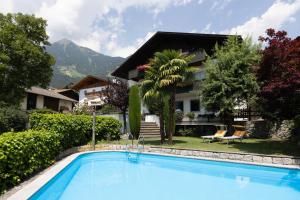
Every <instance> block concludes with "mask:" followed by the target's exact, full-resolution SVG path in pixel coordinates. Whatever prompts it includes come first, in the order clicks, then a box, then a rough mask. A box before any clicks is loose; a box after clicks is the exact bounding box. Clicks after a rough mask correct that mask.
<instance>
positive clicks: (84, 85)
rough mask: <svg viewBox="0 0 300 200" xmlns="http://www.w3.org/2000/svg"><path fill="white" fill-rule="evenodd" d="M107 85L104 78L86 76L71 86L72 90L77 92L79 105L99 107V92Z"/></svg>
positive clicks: (101, 102)
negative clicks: (85, 104)
mask: <svg viewBox="0 0 300 200" xmlns="http://www.w3.org/2000/svg"><path fill="white" fill-rule="evenodd" d="M107 85H109V80H108V78H106V77H101V76H93V75H88V76H86V77H84V78H83V79H81V80H80V81H79V82H77V83H76V84H75V85H73V87H72V89H73V90H76V91H78V92H79V103H87V104H88V105H89V106H96V107H101V106H102V105H103V101H102V100H101V98H100V96H101V91H102V90H103V89H105V87H106V86H107Z"/></svg>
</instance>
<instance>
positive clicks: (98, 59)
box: [47, 39, 124, 88]
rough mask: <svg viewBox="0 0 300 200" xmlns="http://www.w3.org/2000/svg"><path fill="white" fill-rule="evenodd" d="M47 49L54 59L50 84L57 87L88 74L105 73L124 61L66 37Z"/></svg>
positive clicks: (73, 81)
mask: <svg viewBox="0 0 300 200" xmlns="http://www.w3.org/2000/svg"><path fill="white" fill-rule="evenodd" d="M47 51H48V52H49V53H50V54H52V55H53V56H54V57H55V59H56V64H55V66H53V77H52V81H51V83H50V86H52V87H58V88H59V87H64V86H65V85H67V84H69V83H71V82H72V83H75V82H77V81H78V80H80V79H81V78H82V77H84V76H86V75H89V74H91V75H96V74H100V75H107V74H109V73H111V72H112V71H113V70H114V69H115V68H116V67H118V66H119V65H120V64H121V63H122V62H123V61H124V58H121V57H111V56H106V55H103V54H100V53H97V52H95V51H93V50H91V49H88V48H85V47H81V46H78V45H76V44H75V43H74V42H72V41H70V40H67V39H63V40H59V41H57V42H55V43H53V44H52V45H51V46H49V47H47Z"/></svg>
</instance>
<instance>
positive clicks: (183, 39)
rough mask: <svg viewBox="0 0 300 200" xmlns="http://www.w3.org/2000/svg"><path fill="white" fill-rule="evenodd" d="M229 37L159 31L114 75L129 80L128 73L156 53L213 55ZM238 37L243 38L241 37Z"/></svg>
mask: <svg viewBox="0 0 300 200" xmlns="http://www.w3.org/2000/svg"><path fill="white" fill-rule="evenodd" d="M228 36H229V35H221V34H201V33H180V32H161V31H158V32H156V33H155V34H154V35H153V36H152V37H151V38H150V39H149V40H148V41H147V42H146V43H145V44H143V45H142V46H141V47H140V48H139V49H138V50H137V51H136V52H135V53H133V54H132V55H131V56H129V57H128V58H127V59H126V60H125V61H124V62H123V63H122V64H121V65H120V67H118V68H117V69H116V70H115V71H114V72H113V73H112V75H113V76H117V77H120V78H125V79H128V71H130V70H132V69H135V68H136V67H137V66H139V65H143V64H145V63H147V62H148V61H149V58H151V57H153V55H154V53H155V52H157V51H163V50H165V49H176V50H179V49H181V50H183V51H184V50H189V51H190V50H199V49H204V50H205V51H206V53H207V54H208V55H211V54H212V51H213V47H214V46H215V44H216V43H218V44H223V43H224V41H226V39H227V38H228ZM238 37H239V38H241V36H238Z"/></svg>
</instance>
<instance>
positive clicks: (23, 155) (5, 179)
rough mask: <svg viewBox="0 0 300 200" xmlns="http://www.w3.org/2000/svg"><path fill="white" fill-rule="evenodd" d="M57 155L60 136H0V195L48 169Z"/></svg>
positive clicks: (45, 133) (43, 133) (40, 133)
mask: <svg viewBox="0 0 300 200" xmlns="http://www.w3.org/2000/svg"><path fill="white" fill-rule="evenodd" d="M59 151H60V136H59V134H57V133H55V132H48V131H32V130H30V131H25V132H16V133H12V132H10V133H4V134H3V135H1V136H0V194H1V193H2V192H3V191H5V190H7V189H8V188H10V187H13V186H15V185H17V184H18V183H20V182H21V181H22V180H24V179H26V178H27V177H29V176H30V175H32V174H34V173H36V172H38V171H40V170H41V169H43V168H45V167H47V166H49V165H51V164H52V163H53V162H54V159H55V157H56V156H57V155H58V153H59Z"/></svg>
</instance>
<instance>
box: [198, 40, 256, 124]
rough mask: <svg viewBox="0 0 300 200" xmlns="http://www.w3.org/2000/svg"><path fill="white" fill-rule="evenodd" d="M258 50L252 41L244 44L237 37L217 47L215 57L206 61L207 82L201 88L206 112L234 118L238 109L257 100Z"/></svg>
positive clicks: (245, 41) (224, 117)
mask: <svg viewBox="0 0 300 200" xmlns="http://www.w3.org/2000/svg"><path fill="white" fill-rule="evenodd" d="M259 49H260V45H257V44H253V43H252V42H251V39H250V38H246V39H245V40H243V41H241V39H239V38H238V37H236V36H231V37H229V38H228V39H227V41H226V42H225V44H224V45H223V46H218V45H216V46H215V52H214V55H213V56H212V57H208V58H207V60H206V61H205V62H204V66H205V70H206V71H205V79H204V81H203V82H202V83H201V85H200V87H201V96H202V102H203V104H204V106H205V107H206V109H208V110H213V111H215V112H219V113H220V116H221V117H222V118H223V119H233V114H234V108H235V106H239V105H241V104H246V105H248V106H249V105H251V104H252V103H253V102H254V101H255V99H256V94H257V92H258V91H259V85H258V83H257V80H256V77H255V74H254V73H253V70H252V69H253V66H257V65H258V64H259V62H260V59H261V55H260V53H259Z"/></svg>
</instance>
